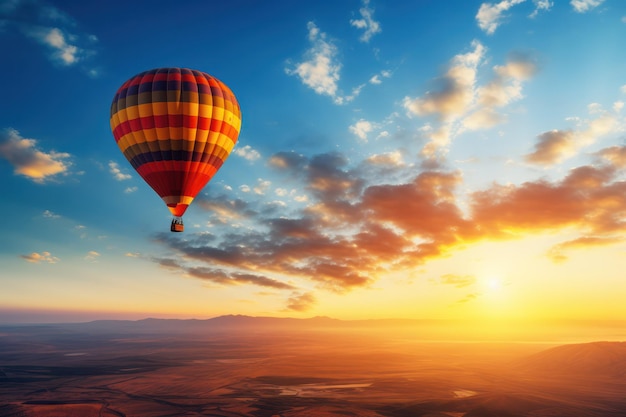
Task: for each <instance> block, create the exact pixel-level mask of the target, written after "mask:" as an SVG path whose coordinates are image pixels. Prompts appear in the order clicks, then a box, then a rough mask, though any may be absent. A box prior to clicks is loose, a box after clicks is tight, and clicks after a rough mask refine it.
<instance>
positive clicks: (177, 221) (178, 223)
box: [170, 216, 185, 232]
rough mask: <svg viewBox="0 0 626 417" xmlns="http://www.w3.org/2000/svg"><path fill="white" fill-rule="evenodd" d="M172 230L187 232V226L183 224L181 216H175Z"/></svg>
mask: <svg viewBox="0 0 626 417" xmlns="http://www.w3.org/2000/svg"><path fill="white" fill-rule="evenodd" d="M170 230H171V231H172V232H182V231H184V230H185V225H184V224H183V218H182V217H179V216H174V218H173V219H172V225H171V226H170Z"/></svg>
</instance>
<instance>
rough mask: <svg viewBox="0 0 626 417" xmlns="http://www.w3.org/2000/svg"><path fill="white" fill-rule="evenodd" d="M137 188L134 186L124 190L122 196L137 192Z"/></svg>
mask: <svg viewBox="0 0 626 417" xmlns="http://www.w3.org/2000/svg"><path fill="white" fill-rule="evenodd" d="M138 189H139V188H138V187H136V186H134V187H126V188H125V189H124V194H131V193H134V192H135V191H137V190H138Z"/></svg>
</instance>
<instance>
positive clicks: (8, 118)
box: [0, 0, 626, 322]
mask: <svg viewBox="0 0 626 417" xmlns="http://www.w3.org/2000/svg"><path fill="white" fill-rule="evenodd" d="M625 32H626V3H623V2H622V1H620V0H571V1H548V0H503V1H494V2H481V1H463V2H461V1H434V0H432V1H411V2H409V1H407V2H384V1H374V0H370V1H364V0H359V1H357V0H354V1H341V2H333V1H321V2H304V1H270V2H257V1H245V0H240V1H229V2H215V1H211V2H206V1H181V2H179V3H177V4H176V5H173V4H172V2H166V1H150V2H148V1H134V2H131V3H128V2H122V1H110V2H101V3H97V2H93V3H91V2H79V1H64V2H43V1H37V0H2V1H0V51H1V52H2V54H3V56H4V65H2V68H1V69H0V71H1V73H2V79H3V96H4V98H5V99H4V104H3V106H2V111H1V112H0V132H1V133H0V175H1V176H2V193H1V198H2V204H1V205H0V207H1V209H0V210H1V211H0V213H2V215H3V218H4V219H5V224H4V227H3V231H2V233H1V234H0V262H1V263H2V272H1V273H0V287H1V288H2V291H0V312H4V314H5V315H6V316H5V317H7V318H6V319H5V321H13V320H15V321H19V320H35V321H37V320H54V319H55V317H56V318H59V317H62V318H63V319H68V318H72V319H76V320H82V319H91V318H105V317H126V318H140V317H145V316H147V315H151V316H163V317H212V316H215V315H219V314H230V313H242V314H253V315H291V316H298V315H301V316H310V315H331V316H336V317H345V318H369V317H443V318H447V317H461V316H468V315H469V316H472V315H476V316H480V315H493V314H496V315H503V316H566V317H586V316H592V317H594V318H616V317H618V318H619V317H621V318H626V311H625V310H624V309H623V307H621V304H623V303H621V304H620V302H619V300H618V298H619V297H621V296H624V295H626V287H625V286H624V285H623V284H621V283H620V279H619V278H620V276H619V274H620V271H623V270H624V269H623V267H624V266H626V265H624V264H625V261H624V259H625V258H626V256H625V255H626V244H625V243H624V239H623V237H622V236H623V235H624V231H626V222H625V216H626V200H625V198H626V197H623V196H624V192H626V185H625V183H624V170H625V169H626V148H625V143H624V142H625V134H624V127H625V120H624V110H623V107H624V100H625V99H626V77H625V75H624V74H626V55H625V54H624V53H623V45H622V42H623V39H625V35H626V33H625ZM167 66H177V67H187V68H192V69H198V70H201V71H204V72H207V73H209V74H211V75H213V76H215V77H217V78H219V79H220V80H222V81H223V82H224V83H226V84H227V85H228V86H229V87H230V88H231V89H232V91H233V92H234V93H235V95H236V96H237V98H238V100H239V103H240V106H241V109H242V115H243V124H242V130H241V134H240V137H239V142H238V144H237V146H236V147H235V150H234V151H233V153H232V154H231V156H230V158H229V159H228V160H227V162H226V163H225V164H224V166H223V167H222V169H221V170H220V171H219V172H218V174H217V175H216V176H215V177H214V179H213V180H212V181H211V183H210V184H209V185H208V186H207V187H206V188H205V190H204V192H203V193H202V194H201V195H199V196H198V197H197V199H196V200H195V202H194V203H193V204H192V206H191V207H190V208H189V210H188V211H187V213H186V214H185V224H186V231H185V233H183V234H177V235H174V234H171V233H169V232H168V227H169V221H170V217H169V211H168V210H167V208H166V207H165V205H164V204H163V203H162V201H161V200H160V198H159V197H158V196H157V195H156V194H154V192H153V191H152V190H151V189H150V188H149V187H148V186H147V185H146V184H145V183H143V181H142V180H141V178H140V177H139V176H138V175H137V174H136V173H135V172H134V171H133V170H132V168H131V167H130V165H129V164H128V163H127V161H126V160H125V159H124V158H123V155H122V154H121V153H120V152H119V150H118V148H117V146H116V145H115V141H114V139H113V136H112V134H111V131H110V128H109V107H110V104H111V100H112V99H113V96H114V94H115V91H116V90H117V88H118V87H119V86H120V85H121V84H122V83H123V82H124V81H126V80H127V79H128V78H130V77H132V76H133V75H135V74H137V73H139V72H142V71H145V70H148V69H152V68H157V67H167ZM522 254H523V255H522ZM607 260H608V261H607ZM607 262H608V264H607ZM600 270H602V271H604V272H603V273H602V274H600V276H598V271H600ZM590 276H593V280H594V282H596V284H597V283H598V282H599V283H600V285H594V286H593V287H592V289H590V287H589V280H590V279H591V278H590ZM505 290H506V291H505ZM496 291H499V294H500V295H498V296H496V295H494V294H493V293H495V292H496ZM537 292H540V293H545V294H546V295H545V297H543V298H542V297H540V298H541V300H539V301H537V300H535V302H534V304H538V305H539V307H536V308H535V307H532V306H531V305H530V304H531V300H532V294H537ZM563 292H565V293H566V294H567V296H566V297H564V298H563V299H560V298H559V299H558V300H561V301H558V300H557V301H555V296H556V295H557V294H562V293H563ZM505 293H506V294H505ZM608 295H610V296H611V297H614V298H615V299H613V298H611V300H612V301H606V299H607V296H608ZM507 297H508V298H507ZM498 298H499V301H498ZM609 298H610V297H609ZM505 299H506V300H508V301H506V302H505V301H504V300H505ZM621 299H623V298H621ZM489 300H491V301H489ZM583 301H584V302H585V303H588V304H585V305H589V311H587V310H582V311H581V310H580V308H578V309H575V308H573V307H571V306H572V305H578V306H580V303H581V302H583ZM611 303H613V304H611ZM505 304H506V305H507V306H508V307H506V308H505V307H503V306H504V305H505ZM511 306H513V307H511ZM541 306H543V307H541ZM548 306H554V308H553V309H551V308H549V307H548ZM557 311H558V313H557ZM1 321H3V320H2V319H1V318H0V322H1Z"/></svg>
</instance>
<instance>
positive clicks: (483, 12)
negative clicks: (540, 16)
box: [476, 0, 526, 35]
mask: <svg viewBox="0 0 626 417" xmlns="http://www.w3.org/2000/svg"><path fill="white" fill-rule="evenodd" d="M524 1H526V0H503V1H501V2H499V3H495V4H493V3H483V4H481V5H480V8H479V9H478V13H477V14H476V20H477V21H478V26H479V27H480V28H481V29H482V30H484V31H485V32H486V33H487V34H488V35H492V34H493V33H494V32H495V31H496V29H497V28H498V26H500V23H501V22H500V21H501V19H502V14H503V13H504V12H506V11H507V10H509V9H510V8H511V7H513V6H515V5H516V4H519V3H523V2H524Z"/></svg>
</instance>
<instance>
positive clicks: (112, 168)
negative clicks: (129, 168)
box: [109, 161, 132, 181]
mask: <svg viewBox="0 0 626 417" xmlns="http://www.w3.org/2000/svg"><path fill="white" fill-rule="evenodd" d="M109 172H110V173H111V174H113V178H115V179H116V180H117V181H125V180H129V179H131V178H132V176H131V175H130V174H126V173H123V172H122V170H121V169H120V166H119V165H118V163H117V162H113V161H109Z"/></svg>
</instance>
